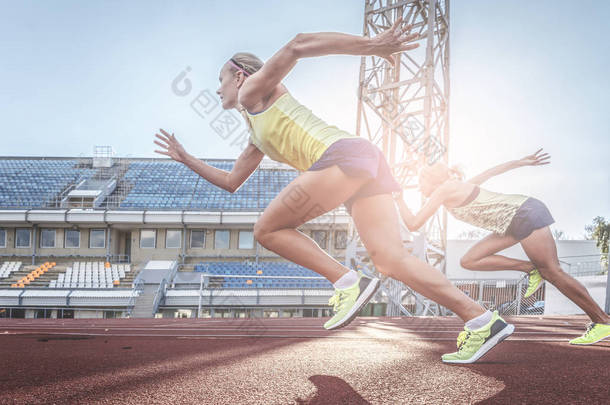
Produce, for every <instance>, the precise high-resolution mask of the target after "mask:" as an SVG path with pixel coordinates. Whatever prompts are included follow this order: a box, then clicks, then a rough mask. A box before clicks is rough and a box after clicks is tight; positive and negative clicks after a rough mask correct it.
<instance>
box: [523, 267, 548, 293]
mask: <svg viewBox="0 0 610 405" xmlns="http://www.w3.org/2000/svg"><path fill="white" fill-rule="evenodd" d="M543 282H544V279H543V278H542V276H541V275H540V272H539V271H538V269H534V270H532V271H530V273H529V276H528V278H527V291H525V294H524V295H523V298H527V297H529V296H530V295H532V294H533V293H535V292H536V291H538V289H539V288H540V287H542V283H543Z"/></svg>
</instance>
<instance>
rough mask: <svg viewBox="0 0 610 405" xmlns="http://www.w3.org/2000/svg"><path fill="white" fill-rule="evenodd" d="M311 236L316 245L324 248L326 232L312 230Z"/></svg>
mask: <svg viewBox="0 0 610 405" xmlns="http://www.w3.org/2000/svg"><path fill="white" fill-rule="evenodd" d="M311 236H312V238H313V240H315V241H316V243H317V244H318V246H320V247H321V248H322V249H326V239H328V232H326V231H322V230H318V231H312V232H311Z"/></svg>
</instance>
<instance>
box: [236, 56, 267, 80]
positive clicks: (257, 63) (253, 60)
mask: <svg viewBox="0 0 610 405" xmlns="http://www.w3.org/2000/svg"><path fill="white" fill-rule="evenodd" d="M231 59H233V60H234V61H235V62H237V65H238V66H239V67H241V68H243V69H244V70H245V71H246V72H247V73H248V75H252V74H254V73H256V72H257V71H258V70H259V69H260V68H262V67H263V61H262V60H261V59H260V58H259V57H258V56H256V55H254V54H252V53H248V52H237V53H236V54H235V55H233V56H232V57H231ZM229 69H230V72H231V73H235V72H237V68H236V67H235V66H233V65H231V64H229Z"/></svg>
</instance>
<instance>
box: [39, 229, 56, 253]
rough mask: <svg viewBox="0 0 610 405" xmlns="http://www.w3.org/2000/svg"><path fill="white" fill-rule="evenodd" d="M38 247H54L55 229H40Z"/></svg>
mask: <svg viewBox="0 0 610 405" xmlns="http://www.w3.org/2000/svg"><path fill="white" fill-rule="evenodd" d="M40 247H41V248H54V247H55V229H42V230H41V231H40Z"/></svg>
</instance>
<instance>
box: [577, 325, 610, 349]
mask: <svg viewBox="0 0 610 405" xmlns="http://www.w3.org/2000/svg"><path fill="white" fill-rule="evenodd" d="M607 337H610V325H608V324H605V323H595V322H592V323H590V324H589V325H588V326H587V331H586V332H585V334H584V335H582V336H579V337H577V338H576V339H572V340H570V344H571V345H592V344H593V343H597V342H599V341H600V340H604V339H605V338H607Z"/></svg>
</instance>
